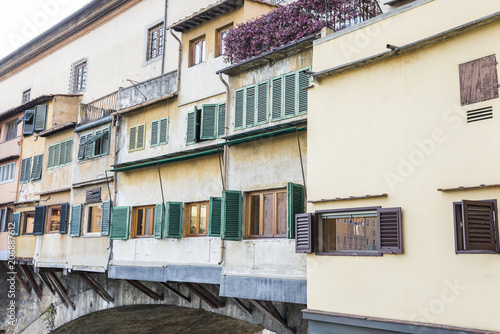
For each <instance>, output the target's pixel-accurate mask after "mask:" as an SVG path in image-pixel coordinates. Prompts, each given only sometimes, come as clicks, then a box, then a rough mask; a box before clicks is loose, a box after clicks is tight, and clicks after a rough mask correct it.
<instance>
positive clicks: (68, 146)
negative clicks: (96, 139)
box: [63, 139, 73, 164]
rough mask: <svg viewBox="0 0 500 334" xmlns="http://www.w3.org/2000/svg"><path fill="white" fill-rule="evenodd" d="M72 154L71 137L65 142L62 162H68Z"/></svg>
mask: <svg viewBox="0 0 500 334" xmlns="http://www.w3.org/2000/svg"><path fill="white" fill-rule="evenodd" d="M72 156H73V139H71V140H69V141H67V142H66V157H65V159H64V162H63V163H64V164H69V163H70V162H71V160H73V159H72Z"/></svg>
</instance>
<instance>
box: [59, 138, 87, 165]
mask: <svg viewBox="0 0 500 334" xmlns="http://www.w3.org/2000/svg"><path fill="white" fill-rule="evenodd" d="M92 138H94V135H93V134H91V133H89V134H88V135H87V142H89V141H90V142H89V143H88V144H86V145H85V160H88V159H91V158H92V153H94V142H93V141H92ZM56 158H57V154H56Z"/></svg>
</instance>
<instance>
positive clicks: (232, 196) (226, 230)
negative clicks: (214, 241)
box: [221, 190, 242, 240]
mask: <svg viewBox="0 0 500 334" xmlns="http://www.w3.org/2000/svg"><path fill="white" fill-rule="evenodd" d="M241 198H242V193H241V191H234V190H224V191H223V192H222V203H221V211H222V214H221V239H223V240H241Z"/></svg>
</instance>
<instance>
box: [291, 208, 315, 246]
mask: <svg viewBox="0 0 500 334" xmlns="http://www.w3.org/2000/svg"><path fill="white" fill-rule="evenodd" d="M295 231H296V236H295V253H313V252H314V214H313V213H300V214H297V215H295Z"/></svg>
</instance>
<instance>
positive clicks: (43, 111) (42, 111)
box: [34, 104, 49, 132]
mask: <svg viewBox="0 0 500 334" xmlns="http://www.w3.org/2000/svg"><path fill="white" fill-rule="evenodd" d="M48 110H49V105H48V104H41V105H38V106H36V107H35V116H34V117H35V132H40V131H43V130H45V124H46V122H47V112H48Z"/></svg>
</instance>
